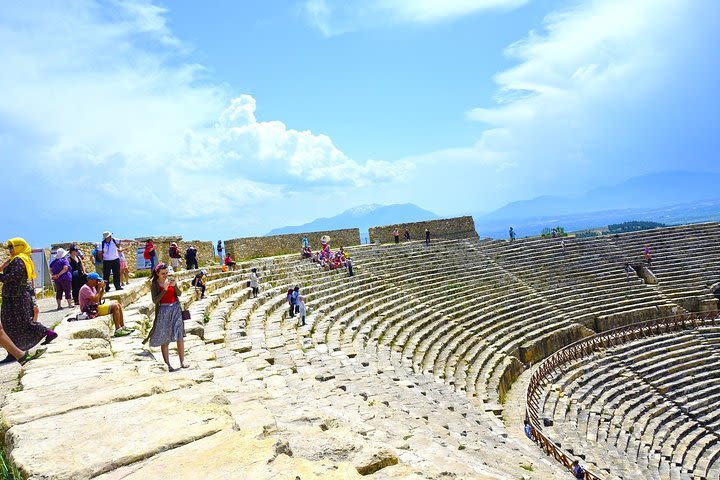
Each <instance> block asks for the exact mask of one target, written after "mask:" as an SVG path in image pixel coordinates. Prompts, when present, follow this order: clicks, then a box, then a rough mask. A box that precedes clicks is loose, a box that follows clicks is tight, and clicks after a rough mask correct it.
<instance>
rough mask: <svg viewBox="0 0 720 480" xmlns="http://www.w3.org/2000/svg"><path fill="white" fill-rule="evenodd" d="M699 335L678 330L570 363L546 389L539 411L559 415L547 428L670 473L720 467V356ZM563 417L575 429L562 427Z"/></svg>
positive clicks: (702, 473) (701, 471) (573, 440)
mask: <svg viewBox="0 0 720 480" xmlns="http://www.w3.org/2000/svg"><path fill="white" fill-rule="evenodd" d="M700 330H701V331H702V330H703V329H700ZM710 332H711V333H714V332H713V331H712V330H711V331H710ZM704 343H706V342H705V340H704V338H703V335H702V334H700V333H697V332H694V331H690V332H681V333H678V334H673V335H668V336H667V337H654V338H648V339H644V340H640V341H637V342H633V343H630V344H627V345H624V346H622V347H617V348H615V349H611V350H610V351H608V352H606V353H605V354H603V355H597V356H596V358H594V359H593V360H591V361H587V359H586V361H585V362H576V363H575V364H573V365H569V366H568V368H567V370H566V373H565V374H564V375H563V377H562V378H560V379H557V380H556V382H555V383H554V384H553V386H552V387H551V388H549V389H548V390H547V391H546V392H545V396H544V397H543V406H542V411H543V412H544V415H547V416H549V417H551V418H554V419H555V420H557V421H556V422H555V425H554V426H553V427H552V429H551V431H553V432H555V434H556V435H558V436H566V437H567V438H568V439H569V440H568V443H569V444H573V445H574V444H576V443H577V442H578V441H580V440H582V441H587V442H589V445H591V447H590V448H592V449H595V450H597V449H598V448H599V449H602V448H616V449H619V451H621V452H625V453H626V454H628V456H629V458H630V461H638V462H641V463H643V464H646V465H648V466H649V467H651V468H655V469H657V470H658V471H661V470H662V469H669V470H670V471H673V472H675V473H673V475H675V476H676V477H674V478H680V477H682V475H689V474H692V475H696V476H698V478H713V477H712V476H709V475H711V472H717V471H718V469H720V466H719V465H717V463H718V462H720V436H719V435H718V433H717V432H718V430H717V425H718V424H717V423H716V422H717V417H718V416H719V415H718V414H717V413H716V412H717V406H718V405H719V404H720V396H719V395H718V390H719V388H720V387H718V380H719V379H720V367H718V366H717V365H718V360H720V357H717V356H715V355H710V356H708V354H707V351H703V350H702V347H703V344H704ZM578 370H582V371H584V373H581V372H580V371H578ZM662 372H667V373H668V374H667V375H663V374H662ZM588 376H590V377H589V378H588ZM561 392H562V396H560V395H559V394H560V393H561ZM568 424H572V425H573V426H574V427H575V428H576V429H577V433H576V434H573V433H572V430H571V429H569V428H568V429H563V426H566V425H568ZM561 432H562V433H561ZM593 445H594V446H593Z"/></svg>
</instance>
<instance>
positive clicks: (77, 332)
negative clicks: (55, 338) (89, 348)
mask: <svg viewBox="0 0 720 480" xmlns="http://www.w3.org/2000/svg"><path fill="white" fill-rule="evenodd" d="M110 320H111V319H110V316H108V315H103V316H102V317H96V318H91V319H88V320H77V321H72V322H68V321H67V320H63V323H62V326H63V327H62V328H60V329H58V330H59V331H60V336H61V337H67V338H73V339H76V338H104V339H109V338H110Z"/></svg>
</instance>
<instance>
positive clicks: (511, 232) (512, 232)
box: [508, 227, 515, 242]
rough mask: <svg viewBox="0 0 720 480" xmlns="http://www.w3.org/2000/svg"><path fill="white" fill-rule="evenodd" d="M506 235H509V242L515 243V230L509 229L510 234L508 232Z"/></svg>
mask: <svg viewBox="0 0 720 480" xmlns="http://www.w3.org/2000/svg"><path fill="white" fill-rule="evenodd" d="M508 234H509V235H510V241H511V242H514V241H515V229H514V228H513V227H510V232H508Z"/></svg>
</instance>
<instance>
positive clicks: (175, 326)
mask: <svg viewBox="0 0 720 480" xmlns="http://www.w3.org/2000/svg"><path fill="white" fill-rule="evenodd" d="M157 308H158V313H157V317H156V318H155V325H154V326H153V331H152V335H150V346H151V347H159V346H160V345H167V344H168V343H170V342H177V341H178V340H182V339H183V338H185V324H184V322H183V319H182V311H181V309H180V302H174V303H161V304H160V305H158V306H157Z"/></svg>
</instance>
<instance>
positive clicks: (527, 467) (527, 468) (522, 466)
mask: <svg viewBox="0 0 720 480" xmlns="http://www.w3.org/2000/svg"><path fill="white" fill-rule="evenodd" d="M520 468H522V469H523V470H527V471H528V472H532V471H533V466H532V465H525V464H521V465H520Z"/></svg>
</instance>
